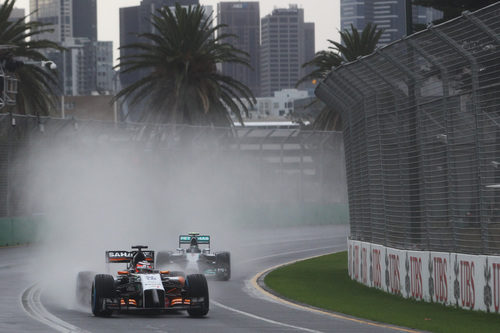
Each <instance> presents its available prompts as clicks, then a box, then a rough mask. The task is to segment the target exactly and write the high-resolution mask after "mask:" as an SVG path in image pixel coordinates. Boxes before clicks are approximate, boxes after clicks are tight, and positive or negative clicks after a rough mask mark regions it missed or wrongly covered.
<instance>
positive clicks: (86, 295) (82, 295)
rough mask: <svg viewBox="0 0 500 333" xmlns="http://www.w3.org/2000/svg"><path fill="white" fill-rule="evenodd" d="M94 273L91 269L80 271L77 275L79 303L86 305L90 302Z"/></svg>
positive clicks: (77, 297)
mask: <svg viewBox="0 0 500 333" xmlns="http://www.w3.org/2000/svg"><path fill="white" fill-rule="evenodd" d="M94 275H95V273H94V272H91V271H82V272H78V275H77V277H76V301H77V302H78V304H80V305H86V306H88V305H89V304H90V295H91V291H92V282H93V279H94Z"/></svg>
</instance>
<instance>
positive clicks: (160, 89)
mask: <svg viewBox="0 0 500 333" xmlns="http://www.w3.org/2000/svg"><path fill="white" fill-rule="evenodd" d="M151 23H152V25H153V27H154V29H155V32H154V33H143V34H140V35H139V37H141V38H143V39H145V41H144V42H139V43H134V44H130V45H126V46H123V47H122V48H127V49H135V50H138V51H140V52H139V53H137V54H134V55H129V56H123V57H121V58H120V64H119V65H118V66H117V67H120V70H121V73H130V72H134V71H142V72H146V73H147V74H146V75H145V76H144V77H143V78H142V79H140V80H138V81H136V82H134V83H132V84H131V85H129V86H128V87H126V88H124V89H123V90H121V91H120V92H119V93H118V94H117V95H116V96H115V99H118V98H121V97H124V99H130V101H131V104H137V103H138V102H141V101H144V102H145V105H146V106H147V108H148V109H147V111H145V112H143V114H142V120H143V121H148V122H158V123H174V124H191V125H217V126H220V125H225V126H227V125H231V124H232V120H231V118H230V116H229V112H228V111H227V110H228V109H229V110H230V111H231V112H232V113H234V114H235V115H236V117H237V119H238V120H239V121H240V122H242V117H241V112H240V110H243V111H244V112H245V113H248V106H249V105H252V104H253V103H255V98H254V96H253V94H252V92H251V91H250V89H249V88H248V87H246V86H245V85H244V84H242V83H241V82H239V81H236V80H234V79H232V78H231V77H228V76H224V75H221V74H220V73H219V72H218V71H217V67H216V66H217V64H220V63H224V62H232V63H239V64H243V65H245V66H250V65H249V63H248V54H247V53H245V52H243V51H241V50H238V49H236V48H235V47H233V46H232V45H231V44H229V43H226V42H224V40H225V39H226V38H228V37H232V36H233V35H230V34H222V33H219V34H218V35H217V36H215V33H216V32H218V31H219V29H220V28H222V27H223V26H222V25H216V26H215V27H213V24H212V23H213V19H212V18H211V16H206V15H205V11H204V9H203V8H202V7H201V6H199V5H197V6H190V7H189V8H183V7H181V6H180V5H179V4H176V7H175V11H172V10H171V9H170V8H168V7H164V8H162V9H161V10H158V11H157V13H156V14H155V15H153V16H152V19H151ZM245 101H246V102H247V103H248V104H245Z"/></svg>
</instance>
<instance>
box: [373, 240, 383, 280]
mask: <svg viewBox="0 0 500 333" xmlns="http://www.w3.org/2000/svg"><path fill="white" fill-rule="evenodd" d="M372 255H373V266H372V270H373V272H372V274H373V286H374V287H375V288H382V265H381V264H380V250H377V249H373V250H372Z"/></svg>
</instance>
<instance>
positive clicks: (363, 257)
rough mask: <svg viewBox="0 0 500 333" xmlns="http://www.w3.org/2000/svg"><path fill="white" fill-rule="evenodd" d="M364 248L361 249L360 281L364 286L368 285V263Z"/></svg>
mask: <svg viewBox="0 0 500 333" xmlns="http://www.w3.org/2000/svg"><path fill="white" fill-rule="evenodd" d="M367 253H368V251H367V250H366V247H362V248H361V280H362V281H363V283H364V284H367V283H368V262H367Z"/></svg>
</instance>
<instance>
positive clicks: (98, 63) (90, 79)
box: [30, 0, 113, 96]
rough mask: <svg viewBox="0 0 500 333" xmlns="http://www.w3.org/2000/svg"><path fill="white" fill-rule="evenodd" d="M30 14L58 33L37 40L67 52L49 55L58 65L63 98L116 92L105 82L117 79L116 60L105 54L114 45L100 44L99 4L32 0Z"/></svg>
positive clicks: (93, 0)
mask: <svg viewBox="0 0 500 333" xmlns="http://www.w3.org/2000/svg"><path fill="white" fill-rule="evenodd" d="M30 12H35V13H34V14H33V16H32V19H33V20H35V21H39V22H43V23H48V24H51V26H50V28H52V29H53V30H54V32H47V33H43V34H40V35H36V36H34V37H33V38H35V39H48V40H51V41H54V42H57V43H59V44H60V45H61V46H63V47H64V48H65V50H64V51H55V50H50V51H48V52H46V56H47V57H48V58H49V59H50V60H52V61H54V62H55V63H56V64H57V68H58V73H59V78H60V83H61V87H60V88H61V93H62V94H63V95H66V96H75V95H76V96H77V95H90V94H93V93H94V92H103V91H106V92H109V91H111V90H113V88H112V87H113V84H112V83H109V80H104V78H105V77H109V76H111V78H112V77H113V75H112V73H111V71H113V59H112V56H111V58H110V57H109V56H102V54H101V53H102V50H103V45H106V46H105V48H106V49H107V48H111V49H112V42H98V41H97V5H96V0H30ZM44 28H46V27H44ZM103 43H104V44H103ZM100 52H101V53H100ZM103 59H105V60H103ZM104 69H105V70H104ZM99 72H100V73H101V74H99ZM104 72H106V75H105V76H103V74H102V73H104ZM99 75H100V79H101V80H100V81H99V80H98V78H99ZM98 81H99V82H98ZM104 81H106V82H107V83H106V84H104Z"/></svg>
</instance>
